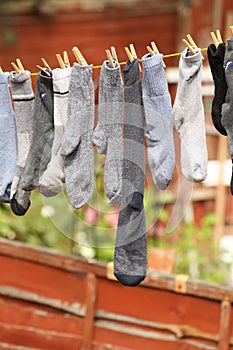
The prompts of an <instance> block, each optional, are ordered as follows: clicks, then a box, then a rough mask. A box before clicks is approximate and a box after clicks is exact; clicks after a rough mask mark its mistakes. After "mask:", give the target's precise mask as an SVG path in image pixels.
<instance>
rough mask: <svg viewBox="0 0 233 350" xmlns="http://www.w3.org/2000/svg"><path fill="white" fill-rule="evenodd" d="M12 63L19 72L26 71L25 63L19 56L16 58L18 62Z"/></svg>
mask: <svg viewBox="0 0 233 350" xmlns="http://www.w3.org/2000/svg"><path fill="white" fill-rule="evenodd" d="M11 65H12V67H13V68H14V70H15V71H16V72H17V73H18V74H20V73H21V72H23V71H24V67H23V64H22V62H21V60H20V59H19V58H16V63H14V62H11Z"/></svg>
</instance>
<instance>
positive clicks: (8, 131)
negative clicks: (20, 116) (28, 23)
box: [0, 73, 17, 203]
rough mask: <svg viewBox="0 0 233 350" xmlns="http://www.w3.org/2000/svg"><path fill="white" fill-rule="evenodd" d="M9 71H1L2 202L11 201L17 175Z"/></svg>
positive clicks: (0, 177)
mask: <svg viewBox="0 0 233 350" xmlns="http://www.w3.org/2000/svg"><path fill="white" fill-rule="evenodd" d="M8 77H9V73H0V125H1V135H0V202H5V203H10V201H11V199H10V192H11V184H12V181H13V178H14V175H15V169H16V157H17V139H16V124H15V114H14V110H13V107H12V103H11V97H10V91H9V88H8Z"/></svg>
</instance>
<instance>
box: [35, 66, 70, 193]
mask: <svg viewBox="0 0 233 350" xmlns="http://www.w3.org/2000/svg"><path fill="white" fill-rule="evenodd" d="M70 75H71V68H66V69H60V68H56V69H54V70H53V92H54V140H53V146H52V157H51V160H50V162H49V164H48V166H47V169H46V170H45V172H44V173H43V174H42V176H41V177H40V179H39V186H38V189H39V191H40V193H42V194H43V195H44V196H46V197H52V196H55V195H57V194H58V193H59V192H61V191H62V189H63V183H64V172H63V162H64V159H63V157H62V154H61V140H62V136H63V133H64V128H65V125H66V120H67V114H68V96H69V84H70Z"/></svg>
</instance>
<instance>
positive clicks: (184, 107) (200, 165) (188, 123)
mask: <svg viewBox="0 0 233 350" xmlns="http://www.w3.org/2000/svg"><path fill="white" fill-rule="evenodd" d="M201 71H202V58H201V52H200V49H199V50H197V53H196V54H195V55H192V54H191V55H189V51H188V49H185V50H184V51H183V52H182V55H181V57H180V62H179V80H178V88H177V93H176V98H175V102H174V106H173V122H174V126H175V128H176V130H177V131H178V133H179V136H180V141H181V170H182V173H183V175H184V176H185V177H186V178H187V179H188V180H190V181H193V182H201V181H203V180H204V179H205V178H206V176H207V166H208V153H207V147H206V134H205V115H204V107H203V103H202V93H201Z"/></svg>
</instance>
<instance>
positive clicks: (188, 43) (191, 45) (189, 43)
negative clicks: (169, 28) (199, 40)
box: [182, 34, 204, 60]
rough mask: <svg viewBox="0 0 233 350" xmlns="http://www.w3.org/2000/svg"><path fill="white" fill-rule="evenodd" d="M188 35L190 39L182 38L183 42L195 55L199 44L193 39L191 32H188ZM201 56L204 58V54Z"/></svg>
mask: <svg viewBox="0 0 233 350" xmlns="http://www.w3.org/2000/svg"><path fill="white" fill-rule="evenodd" d="M186 36H187V39H188V41H187V40H186V39H182V41H183V43H185V45H186V46H187V47H188V48H189V50H190V52H191V53H192V54H193V55H195V54H196V51H195V49H198V46H197V44H196V43H195V41H194V40H193V38H192V37H191V35H190V34H187V35H186ZM201 57H202V59H203V60H204V56H203V55H201Z"/></svg>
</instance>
